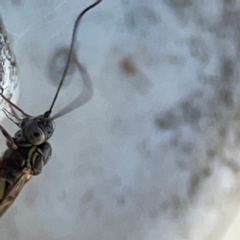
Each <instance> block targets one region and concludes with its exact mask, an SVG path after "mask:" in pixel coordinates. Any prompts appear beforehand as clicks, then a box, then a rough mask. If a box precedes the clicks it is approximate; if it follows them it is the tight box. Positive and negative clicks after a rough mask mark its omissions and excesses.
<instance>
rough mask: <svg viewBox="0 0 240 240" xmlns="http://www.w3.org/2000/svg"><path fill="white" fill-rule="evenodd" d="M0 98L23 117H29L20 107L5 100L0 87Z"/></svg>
mask: <svg viewBox="0 0 240 240" xmlns="http://www.w3.org/2000/svg"><path fill="white" fill-rule="evenodd" d="M0 91H1V92H0V96H1V97H2V98H3V99H4V100H5V101H6V102H7V103H9V105H10V106H12V107H14V108H16V109H17V110H18V111H19V112H21V113H22V114H23V116H25V117H31V116H30V115H29V114H27V113H25V112H24V111H23V110H22V109H21V108H20V107H18V106H17V105H16V104H14V103H13V102H11V101H10V100H9V99H8V98H6V97H5V96H4V95H3V91H4V89H3V88H2V87H0Z"/></svg>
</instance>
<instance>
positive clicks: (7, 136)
mask: <svg viewBox="0 0 240 240" xmlns="http://www.w3.org/2000/svg"><path fill="white" fill-rule="evenodd" d="M0 130H1V131H2V133H3V135H4V137H5V138H6V139H7V142H8V143H9V147H11V148H12V149H17V145H16V144H15V142H14V141H13V138H12V137H11V136H10V134H9V133H8V132H7V131H6V130H5V129H4V127H3V126H2V125H0Z"/></svg>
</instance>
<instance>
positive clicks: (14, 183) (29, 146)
mask: <svg viewBox="0 0 240 240" xmlns="http://www.w3.org/2000/svg"><path fill="white" fill-rule="evenodd" d="M101 1H102V0H98V1H96V2H94V3H93V4H92V5H90V6H89V7H87V8H85V9H84V10H83V11H82V12H81V13H80V14H79V15H78V17H77V19H76V21H75V24H74V28H73V33H72V39H71V45H70V50H69V53H68V59H67V62H66V65H65V68H64V72H63V74H62V78H61V81H60V83H59V85H58V89H57V91H56V94H55V96H54V98H53V101H52V104H51V106H50V108H49V110H47V111H46V112H45V113H44V114H42V115H39V116H35V117H34V116H30V115H29V114H27V113H25V112H24V111H23V110H22V109H21V108H19V107H18V106H17V105H16V104H14V103H12V102H11V101H10V100H9V99H8V98H7V97H5V96H4V94H3V92H4V89H3V88H0V96H1V97H2V98H3V99H4V100H5V101H6V102H7V103H8V104H9V106H10V108H11V110H12V111H11V112H9V111H8V110H7V109H3V112H4V113H5V114H6V116H7V117H8V118H9V119H10V120H11V121H13V122H14V123H15V124H16V125H17V126H18V127H19V130H18V131H17V132H16V133H15V135H14V137H11V136H10V134H9V133H8V132H7V131H6V130H5V129H4V127H3V126H1V125H0V130H1V132H2V133H3V135H4V136H5V138H6V140H7V146H8V149H7V150H6V151H5V152H4V153H3V156H2V157H1V158H0V183H1V184H0V216H2V215H3V214H4V213H5V211H6V210H7V209H8V207H9V206H10V205H11V204H12V203H13V201H14V200H15V199H16V197H17V196H18V194H19V192H20V191H21V190H22V187H23V186H24V184H25V183H26V182H28V181H29V179H30V178H31V177H32V176H34V175H38V174H40V173H41V171H42V168H43V166H44V165H45V164H46V163H47V162H48V160H49V159H50V157H51V154H52V148H51V145H50V144H49V143H48V142H47V141H48V139H50V138H51V136H52V135H53V132H54V124H53V120H55V119H57V118H59V117H61V116H63V115H65V114H67V113H69V112H71V111H73V110H74V109H76V108H78V107H80V106H81V105H83V104H84V103H86V102H87V101H89V99H90V98H91V96H92V85H91V81H90V79H89V76H88V73H87V72H86V70H85V69H84V67H83V66H82V65H81V64H80V62H79V61H78V60H77V59H76V58H75V59H74V60H75V64H76V66H77V68H78V70H79V71H80V73H81V76H82V80H83V82H84V89H83V90H82V92H81V93H80V94H79V95H78V97H77V98H75V99H74V100H73V101H72V102H70V103H69V104H68V105H67V106H66V107H65V108H63V109H62V110H61V111H60V112H58V113H57V114H55V115H54V116H51V113H52V109H53V107H54V104H55V102H56V100H57V97H58V94H59V92H60V89H61V87H62V84H63V82H64V79H65V77H66V74H67V71H68V68H69V65H70V59H71V55H72V54H73V48H74V41H75V35H76V31H77V27H78V25H79V22H80V20H81V18H82V17H83V15H84V14H85V13H86V12H88V11H89V10H90V9H92V8H94V7H95V6H96V5H98V4H99V3H100V2H101ZM15 110H18V111H19V112H20V113H21V114H22V115H23V118H19V117H18V115H17V113H16V111H15ZM12 117H13V118H14V119H15V120H13V119H12Z"/></svg>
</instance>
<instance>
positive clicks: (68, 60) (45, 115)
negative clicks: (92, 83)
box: [44, 0, 102, 118]
mask: <svg viewBox="0 0 240 240" xmlns="http://www.w3.org/2000/svg"><path fill="white" fill-rule="evenodd" d="M101 1H102V0H98V1H96V2H95V3H93V4H92V5H90V6H89V7H87V8H85V9H84V10H83V11H82V12H81V13H80V14H79V15H78V17H77V19H76V21H75V23H74V27H73V34H72V40H71V45H70V50H69V54H68V59H67V63H66V66H65V68H64V71H63V75H62V78H61V81H60V83H59V85H58V89H57V92H56V94H55V96H54V98H53V101H52V104H51V106H50V108H49V110H48V111H47V112H45V113H44V117H45V118H48V117H49V116H50V115H51V113H52V109H53V106H54V104H55V102H56V100H57V97H58V94H59V92H60V89H61V87H62V84H63V81H64V79H65V77H66V74H67V71H68V67H69V64H70V59H71V55H72V52H73V47H74V42H75V36H76V32H77V27H78V25H79V22H80V20H81V18H82V17H83V15H84V14H85V13H86V12H88V11H89V10H90V9H92V8H94V7H95V6H97V5H98V4H99V3H100V2H101ZM83 72H84V71H81V73H82V74H83ZM73 102H74V101H73ZM68 106H69V105H68ZM64 109H65V108H64ZM64 109H63V110H64ZM72 110H73V109H72ZM72 110H70V111H72ZM61 112H62V111H61ZM68 112H69V111H66V113H68ZM62 115H63V114H61V116H62ZM58 117H59V116H58ZM55 118H56V116H55Z"/></svg>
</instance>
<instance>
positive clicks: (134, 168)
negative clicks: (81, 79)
mask: <svg viewBox="0 0 240 240" xmlns="http://www.w3.org/2000/svg"><path fill="white" fill-rule="evenodd" d="M89 3H90V2H89V1H86V0H84V1H74V0H72V1H62V0H61V1H59V0H58V1H38V3H37V2H34V1H30V0H25V1H24V0H23V1H1V15H2V18H3V20H4V23H5V26H6V27H7V30H8V32H9V34H10V36H11V41H12V45H13V47H14V51H15V54H16V57H17V62H18V66H19V69H20V74H19V78H20V81H21V96H20V100H19V105H20V106H21V107H22V108H23V109H24V110H25V111H26V112H29V113H31V114H39V113H42V112H44V111H45V110H46V109H47V108H48V107H49V105H50V102H51V100H52V97H53V95H54V93H55V87H54V86H52V85H51V84H50V82H51V81H49V79H48V78H49V76H48V66H49V61H50V59H51V57H52V55H53V54H55V52H56V51H57V50H58V48H59V47H62V46H67V45H68V44H69V41H70V36H71V31H72V27H73V23H74V19H75V17H76V15H77V14H78V13H79V12H80V11H81V10H82V9H83V8H84V7H85V6H87V5H89ZM239 8H240V3H239V2H238V1H236V2H231V1H230V2H229V1H225V2H221V3H219V1H207V0H206V1H202V0H201V1H200V0H199V1H191V0H185V1H177V0H172V1H171V0H165V1H159V0H152V1H151V4H150V3H149V0H142V1H139V0H132V1H127V0H126V1H119V0H112V1H107V0H105V1H103V3H102V4H100V5H99V6H98V7H96V8H95V9H94V10H92V11H91V12H90V13H89V14H88V15H87V16H86V17H85V19H84V20H83V21H82V24H81V27H80V28H79V33H78V41H79V58H80V59H81V60H82V62H83V63H84V64H86V65H87V69H88V71H89V74H90V76H91V78H92V80H93V85H94V97H93V99H92V100H91V102H89V103H88V104H87V105H85V106H83V107H82V108H81V109H79V110H77V111H75V112H74V113H72V114H70V115H68V116H65V117H63V118H61V119H59V120H58V121H56V125H57V127H56V132H55V134H54V136H53V137H52V139H51V141H50V142H51V144H52V147H53V151H54V153H53V156H52V158H51V161H50V162H49V163H48V165H47V166H46V167H45V168H44V171H43V173H42V174H41V175H40V176H38V177H35V178H33V179H32V180H31V181H30V182H29V183H28V184H27V185H26V187H25V188H24V190H23V192H22V193H21V195H20V196H19V198H18V199H17V201H16V202H15V204H14V205H13V206H12V207H11V209H10V210H9V211H8V212H7V214H6V215H5V216H4V217H3V218H2V219H1V224H0V232H1V239H20V240H21V239H24V240H27V239H47V240H50V239H70V240H75V239H94V240H95V239H104V240H107V239H109V240H110V239H111V240H123V239H131V240H132V239H138V240H141V239H144V240H145V239H149V240H155V239H161V240H165V239H166V240H169V239H174V240H175V239H177V240H181V239H191V240H198V239H199V240H200V239H201V240H202V239H221V237H222V236H223V234H224V232H225V230H226V229H227V226H228V225H229V223H230V222H231V219H232V217H233V216H234V213H235V212H236V209H237V208H238V206H239V153H240V152H239V142H240V141H239V136H240V133H239V127H240V126H239V107H238V106H239V96H240V95H239V92H240V91H239V90H240V88H239V86H240V85H239V73H238V71H239V60H238V56H239V50H238V49H239V43H238V41H239V35H238V33H239V27H238V26H239V25H238V22H239V21H238V20H236V17H237V13H238V11H239ZM127 63H131V64H133V65H134V67H135V70H134V68H133V69H132V71H130V73H128V74H126V72H124V71H123V69H122V66H123V65H124V64H125V65H126V64H127ZM125 65H124V66H125ZM224 69H225V70H224ZM231 69H232V71H231ZM77 76H78V74H77V73H75V75H74V77H75V80H76V81H72V82H71V84H70V86H69V88H65V89H64V91H63V92H61V94H60V97H59V99H58V101H57V106H56V108H55V110H56V111H57V110H58V109H61V106H63V105H64V104H65V103H67V102H68V101H69V99H68V97H69V96H72V95H73V93H72V91H74V90H76V88H77V86H78V82H77ZM4 126H6V127H7V128H8V129H9V130H11V132H12V133H14V131H16V129H15V128H14V127H13V126H12V124H10V123H8V122H6V123H4ZM3 143H4V141H3ZM3 146H4V145H3ZM3 150H4V147H3V149H2V151H3Z"/></svg>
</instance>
